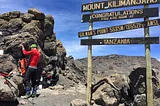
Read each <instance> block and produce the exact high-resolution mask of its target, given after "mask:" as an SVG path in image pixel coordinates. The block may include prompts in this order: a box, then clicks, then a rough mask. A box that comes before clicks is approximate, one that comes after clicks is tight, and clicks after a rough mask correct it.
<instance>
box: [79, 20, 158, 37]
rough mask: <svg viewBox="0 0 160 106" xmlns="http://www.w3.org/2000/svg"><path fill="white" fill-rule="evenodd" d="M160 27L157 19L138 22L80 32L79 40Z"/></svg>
mask: <svg viewBox="0 0 160 106" xmlns="http://www.w3.org/2000/svg"><path fill="white" fill-rule="evenodd" d="M159 25H160V19H155V20H149V21H147V22H145V21H142V22H136V23H131V24H125V25H119V26H112V27H106V28H100V29H94V30H89V31H83V32H78V36H79V38H81V37H87V36H95V35H101V34H107V33H113V32H120V31H125V30H132V29H138V28H145V27H151V26H159Z"/></svg>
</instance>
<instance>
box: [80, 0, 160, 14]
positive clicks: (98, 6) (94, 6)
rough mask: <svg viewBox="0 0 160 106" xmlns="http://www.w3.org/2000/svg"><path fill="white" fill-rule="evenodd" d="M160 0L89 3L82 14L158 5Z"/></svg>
mask: <svg viewBox="0 0 160 106" xmlns="http://www.w3.org/2000/svg"><path fill="white" fill-rule="evenodd" d="M158 3H160V0H110V1H100V2H93V3H87V4H83V5H82V10H81V11H82V12H87V11H95V10H105V9H111V8H119V7H129V6H139V5H145V4H158Z"/></svg>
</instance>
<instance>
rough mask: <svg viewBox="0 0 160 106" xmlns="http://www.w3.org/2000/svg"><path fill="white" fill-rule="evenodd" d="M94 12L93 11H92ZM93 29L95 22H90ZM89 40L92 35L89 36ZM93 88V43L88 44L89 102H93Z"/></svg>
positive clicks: (90, 27) (90, 28)
mask: <svg viewBox="0 0 160 106" xmlns="http://www.w3.org/2000/svg"><path fill="white" fill-rule="evenodd" d="M90 13H91V14H93V12H90ZM92 29H93V22H90V23H89V30H92ZM88 39H89V40H91V39H92V36H89V37H88ZM91 89H92V45H88V74H87V104H88V105H90V103H91Z"/></svg>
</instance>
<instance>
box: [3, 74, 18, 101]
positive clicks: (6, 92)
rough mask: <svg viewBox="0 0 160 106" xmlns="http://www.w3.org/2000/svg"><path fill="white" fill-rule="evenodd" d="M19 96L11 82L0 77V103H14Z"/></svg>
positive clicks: (15, 86)
mask: <svg viewBox="0 0 160 106" xmlns="http://www.w3.org/2000/svg"><path fill="white" fill-rule="evenodd" d="M18 95H19V91H18V87H17V85H16V84H14V82H12V81H11V80H5V79H4V77H2V76H0V101H15V100H16V98H17V96H18Z"/></svg>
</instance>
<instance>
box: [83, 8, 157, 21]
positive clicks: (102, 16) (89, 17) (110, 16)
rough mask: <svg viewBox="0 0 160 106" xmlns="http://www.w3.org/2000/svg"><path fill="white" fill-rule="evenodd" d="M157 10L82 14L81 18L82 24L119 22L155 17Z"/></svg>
mask: <svg viewBox="0 0 160 106" xmlns="http://www.w3.org/2000/svg"><path fill="white" fill-rule="evenodd" d="M158 15H159V14H158V8H147V9H134V10H125V11H114V12H104V13H95V14H84V15H83V16H82V22H96V21H108V20H121V19H132V18H143V17H157V16H158Z"/></svg>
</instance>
